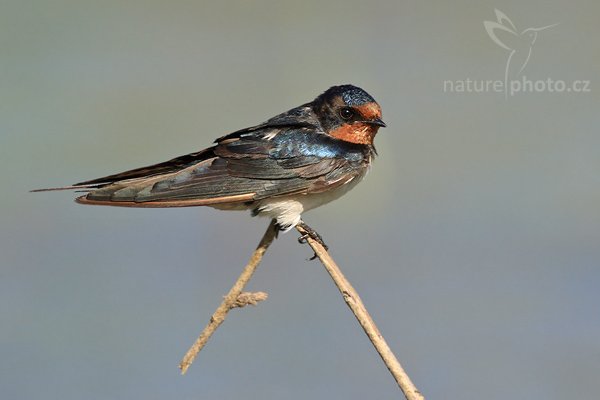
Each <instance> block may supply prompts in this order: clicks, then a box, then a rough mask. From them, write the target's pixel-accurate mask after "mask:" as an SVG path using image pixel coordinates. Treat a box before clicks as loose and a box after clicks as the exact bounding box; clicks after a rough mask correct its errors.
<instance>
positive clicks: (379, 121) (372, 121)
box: [364, 118, 387, 128]
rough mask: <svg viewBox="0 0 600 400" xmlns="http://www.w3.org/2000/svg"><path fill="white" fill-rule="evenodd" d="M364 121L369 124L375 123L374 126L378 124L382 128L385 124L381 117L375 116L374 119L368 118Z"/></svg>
mask: <svg viewBox="0 0 600 400" xmlns="http://www.w3.org/2000/svg"><path fill="white" fill-rule="evenodd" d="M364 122H365V123H367V124H369V125H375V126H380V127H382V128H385V127H386V126H387V125H386V124H385V122H383V121H382V120H381V118H376V119H370V120H368V121H364Z"/></svg>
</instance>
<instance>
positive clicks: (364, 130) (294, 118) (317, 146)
mask: <svg viewBox="0 0 600 400" xmlns="http://www.w3.org/2000/svg"><path fill="white" fill-rule="evenodd" d="M385 126H386V125H385V123H384V122H383V121H382V120H381V108H380V107H379V105H378V104H377V102H376V101H375V100H374V99H373V98H372V97H371V96H370V95H369V94H368V93H367V92H365V91H364V90H362V89H360V88H358V87H356V86H352V85H342V86H333V87H331V88H329V89H328V90H327V91H325V92H324V93H323V94H321V95H320V96H318V97H317V98H316V99H315V100H314V101H312V102H310V103H306V104H304V105H301V106H299V107H296V108H293V109H291V110H289V111H287V112H284V113H283V114H279V115H277V116H275V117H273V118H271V119H269V120H267V121H266V122H263V123H262V124H259V125H256V126H253V127H250V128H246V129H242V130H239V131H236V132H233V133H230V134H228V135H226V136H223V137H221V138H219V139H217V140H215V145H214V146H212V147H209V148H207V149H204V150H201V151H198V152H196V153H191V154H187V155H184V156H181V157H177V158H174V159H172V160H169V161H166V162H162V163H159V164H154V165H150V166H148V167H142V168H137V169H133V170H130V171H126V172H121V173H118V174H114V175H109V176H105V177H103V178H98V179H92V180H89V181H85V182H80V183H77V184H75V185H73V186H68V187H62V188H55V189H41V190H65V189H83V190H84V191H87V192H88V193H87V194H85V195H83V196H81V197H78V198H77V199H76V201H77V202H78V203H81V204H95V205H104V206H122V207H190V206H209V207H214V208H218V209H221V210H250V211H251V212H252V215H253V216H256V215H260V216H267V217H270V218H272V219H275V220H276V222H277V226H278V228H279V229H280V230H282V231H288V230H290V229H292V228H293V227H295V226H296V225H297V224H302V225H303V226H304V227H305V228H306V229H307V231H309V232H311V234H310V236H313V237H314V238H315V239H317V240H319V241H321V242H322V240H321V239H320V237H318V234H316V232H314V231H313V230H312V229H310V227H308V226H307V225H305V224H304V223H303V222H302V219H301V216H302V213H303V212H305V211H308V210H310V209H313V208H315V207H318V206H320V205H322V204H325V203H328V202H330V201H332V200H335V199H337V198H339V197H340V196H342V195H343V194H345V193H346V192H347V191H349V190H350V189H352V188H353V187H354V186H355V185H356V184H357V183H358V182H360V180H361V179H362V178H363V177H364V176H365V174H366V173H367V171H368V169H369V167H370V165H371V162H372V161H373V157H374V156H375V154H376V152H375V147H374V146H373V139H374V138H375V135H376V134H377V130H378V129H379V128H380V127H385Z"/></svg>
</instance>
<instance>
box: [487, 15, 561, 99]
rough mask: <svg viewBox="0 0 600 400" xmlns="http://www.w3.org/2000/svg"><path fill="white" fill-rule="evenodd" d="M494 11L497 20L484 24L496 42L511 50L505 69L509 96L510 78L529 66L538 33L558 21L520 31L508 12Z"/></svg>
mask: <svg viewBox="0 0 600 400" xmlns="http://www.w3.org/2000/svg"><path fill="white" fill-rule="evenodd" d="M494 12H495V13H496V19H497V20H496V21H484V22H483V26H484V27H485V30H486V32H487V33H488V35H490V38H492V40H493V41H494V43H496V44H497V45H498V46H500V47H502V48H503V49H505V50H508V51H509V54H508V59H507V60H506V68H505V70H504V93H505V95H506V96H508V94H507V85H508V81H509V79H513V78H516V77H518V76H519V75H520V74H521V72H523V70H524V69H525V67H526V66H527V63H528V62H529V59H530V58H531V51H532V49H533V45H534V44H535V42H536V40H537V37H538V33H539V32H541V31H543V30H546V29H549V28H552V27H555V26H557V25H558V23H556V24H552V25H547V26H543V27H541V28H527V29H525V30H523V31H521V32H520V33H519V31H518V30H517V28H516V27H515V24H513V23H512V21H511V20H510V18H508V16H506V14H504V13H503V12H502V11H500V10H498V9H494Z"/></svg>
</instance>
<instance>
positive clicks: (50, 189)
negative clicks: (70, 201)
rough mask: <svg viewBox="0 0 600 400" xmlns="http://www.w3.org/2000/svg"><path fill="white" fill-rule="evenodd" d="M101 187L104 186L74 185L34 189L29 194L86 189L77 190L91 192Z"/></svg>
mask: <svg viewBox="0 0 600 400" xmlns="http://www.w3.org/2000/svg"><path fill="white" fill-rule="evenodd" d="M100 186H102V185H72V186H63V187H55V188H44V189H33V190H30V191H29V192H30V193H37V192H55V191H58V190H75V189H84V190H77V191H78V192H89V191H91V190H94V189H98V188H99V187H100Z"/></svg>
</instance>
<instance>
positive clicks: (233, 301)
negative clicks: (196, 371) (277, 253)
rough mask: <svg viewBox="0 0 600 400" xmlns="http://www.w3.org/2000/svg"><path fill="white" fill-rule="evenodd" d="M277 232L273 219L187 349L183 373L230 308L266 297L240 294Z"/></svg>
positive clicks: (182, 363)
mask: <svg viewBox="0 0 600 400" xmlns="http://www.w3.org/2000/svg"><path fill="white" fill-rule="evenodd" d="M276 234H277V228H276V226H275V221H271V224H270V225H269V227H268V228H267V231H266V232H265V234H264V235H263V237H262V239H261V241H260V243H259V244H258V247H257V248H256V250H254V253H252V257H250V260H249V261H248V264H247V265H246V267H245V268H244V270H243V271H242V274H241V275H240V277H239V278H238V279H237V281H236V282H235V284H234V285H233V287H232V288H231V290H229V293H227V295H226V296H225V298H224V299H223V302H222V303H221V305H220V306H219V307H218V308H217V310H216V311H215V313H214V314H213V315H212V317H210V322H209V323H208V325H206V327H205V328H204V330H203V331H202V333H201V334H200V336H198V339H196V342H195V343H194V344H193V345H192V347H190V349H189V350H188V351H187V353H186V354H185V356H184V357H183V359H182V360H181V363H179V369H180V370H181V374H185V372H186V371H187V369H188V368H189V367H190V365H191V364H192V362H194V359H195V358H196V356H197V355H198V353H199V352H200V350H202V348H203V347H204V345H206V343H207V342H208V339H210V337H211V336H212V334H213V333H214V332H215V331H216V330H217V328H218V327H219V326H220V325H221V324H222V323H223V321H225V318H227V313H229V310H231V309H232V308H235V307H243V306H244V305H245V304H255V303H256V302H257V301H261V300H264V299H266V293H264V294H262V295H260V294H258V295H257V294H254V296H251V298H250V299H248V298H247V297H245V296H242V298H240V294H241V293H242V290H244V286H246V284H247V283H248V281H249V280H250V278H252V274H253V273H254V271H256V267H258V264H259V263H260V261H261V260H262V257H263V255H264V254H265V251H267V248H268V247H269V245H270V244H271V243H272V242H273V240H274V239H275V237H276ZM244 303H245V304H244Z"/></svg>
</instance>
